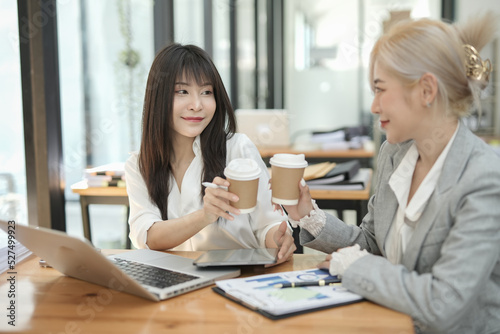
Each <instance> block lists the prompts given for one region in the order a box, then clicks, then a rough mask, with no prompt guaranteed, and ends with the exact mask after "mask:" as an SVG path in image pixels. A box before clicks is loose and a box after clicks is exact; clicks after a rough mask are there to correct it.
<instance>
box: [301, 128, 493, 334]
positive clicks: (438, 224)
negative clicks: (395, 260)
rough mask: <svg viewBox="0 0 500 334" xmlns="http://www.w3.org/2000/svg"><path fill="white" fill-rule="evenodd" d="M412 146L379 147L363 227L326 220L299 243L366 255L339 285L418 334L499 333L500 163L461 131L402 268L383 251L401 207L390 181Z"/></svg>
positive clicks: (348, 271) (464, 129)
mask: <svg viewBox="0 0 500 334" xmlns="http://www.w3.org/2000/svg"><path fill="white" fill-rule="evenodd" d="M410 145H411V141H409V142H405V143H402V144H396V145H392V144H389V143H384V144H383V145H382V147H381V150H380V153H379V157H378V160H377V161H378V162H377V173H376V174H377V175H376V184H375V188H374V189H375V192H374V195H373V196H372V197H371V198H370V201H369V203H368V214H367V215H366V216H365V217H364V218H363V222H362V223H361V225H360V227H357V226H349V225H346V224H344V223H343V222H342V221H340V220H339V219H337V218H335V217H333V216H330V215H327V222H326V225H325V227H324V228H323V230H322V232H321V233H320V235H319V236H318V237H317V238H314V237H313V236H312V235H311V234H309V233H308V231H307V230H305V229H302V230H301V233H300V238H301V243H302V244H303V245H304V246H307V247H311V248H314V249H318V250H321V251H324V252H326V253H331V252H333V251H335V250H337V249H338V248H342V247H346V246H350V245H353V244H359V245H360V246H361V248H364V249H367V250H368V251H369V252H370V253H371V254H370V255H368V256H365V257H363V258H361V259H359V260H357V261H356V262H354V263H353V264H352V265H351V266H350V267H349V268H348V269H347V270H346V272H345V273H344V276H343V285H344V286H345V287H346V288H347V289H349V290H351V291H353V292H355V293H358V294H360V295H362V296H364V297H365V298H366V299H368V300H371V301H373V302H375V303H378V304H381V305H384V306H386V307H389V308H392V309H394V310H397V311H400V312H403V313H406V314H408V315H410V316H411V317H412V318H413V321H414V325H415V330H416V331H417V332H422V333H454V334H455V333H467V334H469V333H500V157H498V156H497V155H496V154H495V153H494V152H493V150H492V149H491V148H490V147H489V146H488V145H486V144H485V143H484V142H483V141H481V140H480V139H479V138H478V137H476V136H475V135H474V134H473V133H472V132H470V131H469V130H468V129H467V127H466V126H465V125H463V124H460V127H459V130H458V132H457V136H456V137H455V141H454V142H453V144H452V146H451V148H450V151H449V153H448V156H447V158H446V161H445V163H444V166H443V170H442V173H441V176H440V178H439V180H438V183H437V185H436V189H435V191H434V193H433V194H432V195H431V197H430V199H429V202H428V204H427V207H426V208H425V211H424V212H423V213H422V216H421V218H420V221H419V222H418V223H417V226H416V227H415V231H414V234H413V237H412V239H411V240H410V242H409V244H408V245H407V247H406V251H405V253H404V255H403V259H402V264H400V265H393V264H391V263H390V262H389V261H388V260H387V259H386V258H385V256H386V253H385V249H384V243H385V239H386V237H387V234H388V232H389V228H390V226H391V223H392V221H393V219H394V215H395V213H396V210H397V207H398V203H397V200H396V197H395V195H394V193H393V191H392V190H391V189H390V187H389V184H388V181H389V178H390V177H391V175H392V173H393V171H394V170H395V169H396V168H397V166H398V164H399V163H400V162H401V160H402V158H403V157H404V155H405V153H406V151H407V150H408V148H409V147H410ZM380 255H381V256H380Z"/></svg>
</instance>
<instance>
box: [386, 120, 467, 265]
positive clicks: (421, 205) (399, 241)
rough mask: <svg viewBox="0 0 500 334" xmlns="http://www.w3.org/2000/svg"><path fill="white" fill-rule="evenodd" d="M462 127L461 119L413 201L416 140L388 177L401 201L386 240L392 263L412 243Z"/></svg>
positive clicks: (401, 255) (400, 257)
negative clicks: (411, 188)
mask: <svg viewBox="0 0 500 334" xmlns="http://www.w3.org/2000/svg"><path fill="white" fill-rule="evenodd" d="M459 126H461V125H460V122H459V125H458V126H457V129H456V130H455V133H454V134H453V136H452V137H451V139H450V141H449V142H448V144H447V145H446V147H445V148H444V150H443V152H441V154H440V155H439V157H438V159H437V160H436V162H435V163H434V165H433V166H432V168H431V170H430V171H429V172H428V173H427V175H426V176H425V178H424V180H423V181H422V183H421V184H420V186H419V187H418V189H417V191H416V192H415V194H414V195H413V197H412V198H411V201H410V203H408V195H409V193H410V186H411V180H412V176H413V172H414V171H415V166H416V164H417V159H418V156H419V154H418V151H417V147H416V145H415V143H413V145H412V146H411V147H410V149H409V150H408V152H406V155H405V157H404V158H403V160H402V161H401V163H400V164H399V166H398V168H397V169H396V170H395V171H394V173H393V174H392V176H391V178H390V180H389V186H390V187H391V189H392V191H393V192H394V195H395V196H396V198H397V200H398V204H399V207H398V211H397V212H396V215H395V216H394V221H393V222H392V225H391V228H390V230H389V234H388V236H387V238H386V241H385V251H386V254H387V259H388V260H389V261H390V262H391V263H393V264H399V263H401V259H402V257H403V254H404V252H405V249H406V245H408V243H409V242H410V239H411V237H412V235H413V231H414V230H415V226H416V224H417V223H418V221H419V219H420V216H421V215H422V212H423V211H424V209H425V207H426V206H427V202H428V200H429V198H430V197H431V195H432V193H433V192H434V189H436V184H437V182H438V179H439V176H440V175H441V171H442V169H443V165H444V161H445V160H446V156H447V155H448V151H449V150H450V147H451V144H452V143H453V141H454V140H455V136H456V134H457V132H458V127H459Z"/></svg>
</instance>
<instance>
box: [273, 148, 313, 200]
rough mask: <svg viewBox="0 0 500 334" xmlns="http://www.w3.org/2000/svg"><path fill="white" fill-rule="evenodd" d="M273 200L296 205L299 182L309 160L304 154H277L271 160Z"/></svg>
mask: <svg viewBox="0 0 500 334" xmlns="http://www.w3.org/2000/svg"><path fill="white" fill-rule="evenodd" d="M269 163H270V164H271V173H272V178H271V188H272V201H273V203H276V204H284V205H295V204H297V203H298V202H299V193H300V189H299V182H300V180H301V179H302V177H303V176H304V169H305V168H306V167H307V161H306V160H305V156H304V154H287V153H278V154H275V155H274V156H273V157H272V158H271V159H270V160H269Z"/></svg>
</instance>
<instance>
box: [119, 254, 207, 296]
mask: <svg viewBox="0 0 500 334" xmlns="http://www.w3.org/2000/svg"><path fill="white" fill-rule="evenodd" d="M114 261H115V264H116V265H117V266H118V267H119V268H120V269H121V270H123V271H124V272H126V273H127V274H128V275H129V276H130V277H132V278H133V279H135V280H136V281H137V282H139V283H140V284H144V285H149V286H152V287H155V288H159V289H163V288H166V287H169V286H172V285H176V284H180V283H184V282H188V281H191V280H194V279H196V278H199V277H197V276H192V275H189V274H184V273H180V272H177V271H173V270H168V269H163V268H158V267H153V266H150V265H147V264H144V263H138V262H134V261H130V260H124V259H114Z"/></svg>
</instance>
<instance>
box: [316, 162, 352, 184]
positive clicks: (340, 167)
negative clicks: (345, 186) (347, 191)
mask: <svg viewBox="0 0 500 334" xmlns="http://www.w3.org/2000/svg"><path fill="white" fill-rule="evenodd" d="M360 167H361V163H360V162H359V160H350V161H347V162H342V163H339V164H336V165H335V167H334V168H333V169H332V170H330V171H329V172H328V173H326V175H325V176H323V177H320V178H316V179H312V180H309V181H306V182H307V185H309V187H311V185H320V184H333V183H338V182H342V181H349V180H351V179H352V178H353V177H354V176H355V175H356V174H357V173H358V171H359V170H360Z"/></svg>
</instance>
